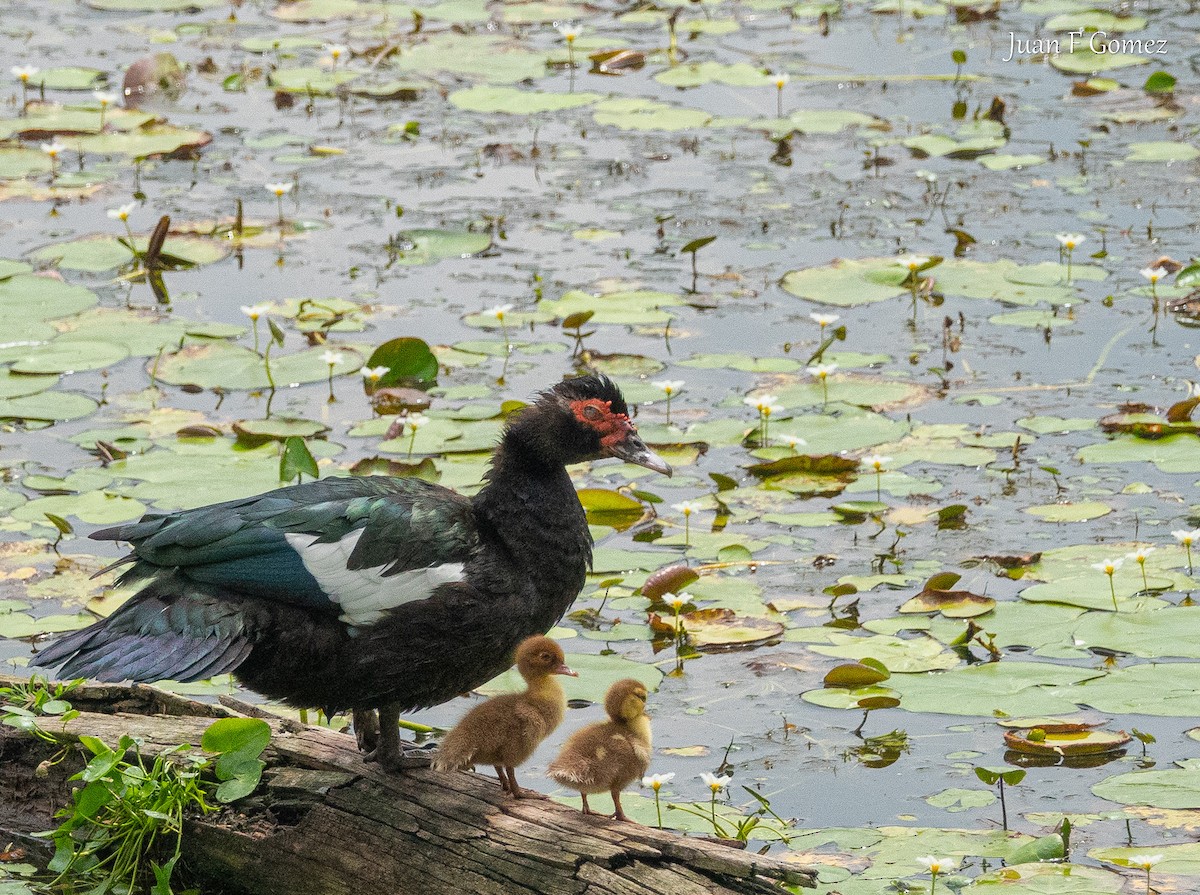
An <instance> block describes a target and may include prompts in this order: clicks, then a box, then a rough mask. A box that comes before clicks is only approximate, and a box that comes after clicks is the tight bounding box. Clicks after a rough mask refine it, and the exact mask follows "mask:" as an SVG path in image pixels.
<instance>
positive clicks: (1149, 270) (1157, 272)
mask: <svg viewBox="0 0 1200 895" xmlns="http://www.w3.org/2000/svg"><path fill="white" fill-rule="evenodd" d="M1138 273H1140V274H1141V275H1142V276H1144V277H1145V278H1146V279H1147V280H1149V281H1150V285H1151V286H1154V285H1157V283H1158V281H1159V280H1161V279H1162V278H1163V277H1165V276H1166V275H1167V270H1166V268H1165V267H1143V268H1142V269H1141V270H1140V271H1138Z"/></svg>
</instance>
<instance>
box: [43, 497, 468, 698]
mask: <svg viewBox="0 0 1200 895" xmlns="http://www.w3.org/2000/svg"><path fill="white" fill-rule="evenodd" d="M92 537H93V538H96V539H98V540H123V541H129V542H130V543H131V544H132V545H133V552H132V554H131V556H130V557H129V558H128V559H127V561H128V562H131V563H132V565H131V566H130V568H129V569H128V570H127V571H126V572H125V573H124V574H123V575H122V576H121V578H120V579H119V580H120V582H121V583H126V584H128V583H142V584H143V587H142V589H141V590H139V591H138V592H137V593H136V594H135V595H134V596H133V597H131V598H130V599H129V601H128V602H127V603H126V604H125V605H124V606H122V607H121V608H120V609H119V610H118V611H117V612H115V613H113V615H111V616H110V617H108V618H106V619H104V620H102V621H99V622H97V623H96V624H94V625H92V626H91V627H88V628H84V629H83V630H81V631H75V632H73V633H71V634H68V635H66V636H64V637H61V638H59V639H58V640H56V641H55V642H54V643H52V644H50V645H49V646H48V647H46V648H45V649H43V650H42V651H41V652H40V653H39V654H38V655H37V656H36V657H35V658H34V664H36V665H41V666H44V667H54V666H57V665H62V666H63V667H62V668H61V669H60V672H59V673H60V675H62V676H64V677H76V676H81V677H90V678H94V679H97V680H106V681H120V680H136V681H155V680H162V679H166V678H171V679H174V680H180V681H187V680H199V679H202V678H206V677H211V676H212V675H214V674H220V673H223V672H226V671H232V670H234V669H236V668H237V667H238V666H239V665H241V664H242V662H244V661H245V660H246V658H247V656H249V654H250V651H251V649H252V648H253V646H254V644H255V642H256V641H257V640H258V639H259V638H260V637H261V636H263V634H264V633H266V632H268V631H269V630H272V629H273V628H276V627H279V626H280V625H286V626H288V627H293V626H295V625H297V624H302V625H308V626H310V627H312V628H313V632H314V633H313V636H314V637H316V636H328V637H331V638H335V639H336V637H338V636H344V635H343V633H342V632H344V631H345V630H346V628H344V627H343V625H342V624H340V623H339V622H338V619H340V620H341V622H342V623H344V625H345V626H348V627H349V628H351V629H353V628H360V627H365V626H369V625H371V624H373V623H374V622H375V621H377V620H379V619H380V618H381V617H383V616H384V615H385V614H386V613H387V611H388V610H389V609H394V608H396V607H398V606H401V605H403V604H406V603H412V602H416V601H419V600H425V599H427V598H429V597H430V596H431V594H432V593H433V592H434V590H436V589H437V588H438V587H439V586H440V585H442V584H446V583H448V582H458V581H461V580H462V577H463V568H464V565H465V564H466V563H467V562H468V560H469V559H470V557H471V556H472V554H473V553H474V551H475V550H476V548H477V545H478V536H477V533H476V528H475V519H474V513H473V510H472V508H471V503H470V501H469V500H467V499H466V498H464V497H462V496H461V495H458V494H456V493H454V492H453V491H450V490H448V489H446V488H442V487H439V486H437V485H431V484H429V483H427V482H422V481H419V480H416V479H389V478H382V477H364V478H333V479H326V480H321V481H317V482H310V483H307V484H304V485H299V486H293V487H290V488H281V489H279V490H277V491H272V492H269V493H267V494H263V495H260V496H258V497H253V498H249V499H246V500H240V501H229V502H227V503H222V504H216V505H213V506H208V507H201V508H199V509H194V510H185V511H182V512H178V513H168V514H150V515H147V516H145V517H143V518H142V519H141V520H140V521H139V522H135V523H132V524H129V525H122V526H118V527H116V528H109V529H105V530H103V531H98V532H96V533H95V534H93V535H92ZM271 607H275V608H271ZM298 609H305V610H316V611H317V615H318V616H322V615H327V618H328V622H327V623H321V625H318V624H317V623H316V621H314V619H313V616H312V615H311V613H309V614H307V615H306V614H304V613H299V614H298V615H297V612H298ZM289 613H291V615H289ZM293 616H294V617H293ZM318 627H320V628H321V630H322V631H324V634H320V632H318V631H317V630H316V629H317V628H318Z"/></svg>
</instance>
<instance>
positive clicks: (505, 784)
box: [492, 764, 509, 792]
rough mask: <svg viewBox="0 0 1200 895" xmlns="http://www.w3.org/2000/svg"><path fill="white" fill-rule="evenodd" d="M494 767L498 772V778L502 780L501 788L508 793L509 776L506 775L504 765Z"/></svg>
mask: <svg viewBox="0 0 1200 895" xmlns="http://www.w3.org/2000/svg"><path fill="white" fill-rule="evenodd" d="M492 767H493V768H494V769H495V771H496V776H497V777H499V778H500V788H501V789H502V790H504V791H505V792H508V791H509V790H508V776H507V775H506V774H505V773H504V765H501V764H494V765H492Z"/></svg>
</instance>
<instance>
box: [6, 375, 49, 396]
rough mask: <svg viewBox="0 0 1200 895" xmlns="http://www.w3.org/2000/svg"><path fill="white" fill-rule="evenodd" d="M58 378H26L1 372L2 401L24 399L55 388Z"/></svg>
mask: <svg viewBox="0 0 1200 895" xmlns="http://www.w3.org/2000/svg"><path fill="white" fill-rule="evenodd" d="M57 382H58V376H24V375H17V374H14V373H12V372H11V371H9V370H0V399H3V398H22V397H25V396H26V395H36V394H37V393H38V392H44V391H45V390H46V389H48V388H53V387H54V385H55V384H56V383H57Z"/></svg>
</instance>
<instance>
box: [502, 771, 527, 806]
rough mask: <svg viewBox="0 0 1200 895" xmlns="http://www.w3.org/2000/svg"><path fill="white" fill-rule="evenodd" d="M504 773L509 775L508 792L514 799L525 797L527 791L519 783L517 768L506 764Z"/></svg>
mask: <svg viewBox="0 0 1200 895" xmlns="http://www.w3.org/2000/svg"><path fill="white" fill-rule="evenodd" d="M504 773H505V774H507V775H508V792H509V794H510V795H511V796H512V797H513V798H514V799H523V798H524V797H525V791H524V790H523V789H521V787H520V786H518V785H517V769H516V768H514V767H510V766H508V765H505V766H504Z"/></svg>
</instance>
